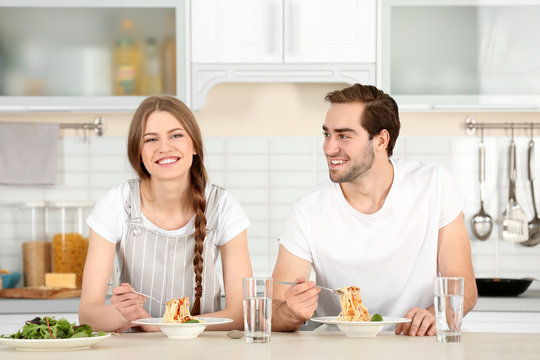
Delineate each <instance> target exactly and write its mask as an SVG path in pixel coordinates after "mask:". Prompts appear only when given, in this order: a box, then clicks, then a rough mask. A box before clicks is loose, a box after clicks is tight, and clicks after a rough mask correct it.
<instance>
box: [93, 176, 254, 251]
mask: <svg viewBox="0 0 540 360" xmlns="http://www.w3.org/2000/svg"><path fill="white" fill-rule="evenodd" d="M210 189H211V188H210V186H209V185H208V186H207V187H206V189H205V193H206V197H207V198H208V195H209V192H210ZM128 200H129V184H128V182H125V183H122V184H120V185H118V186H116V187H114V188H112V189H111V190H109V191H108V192H107V193H106V194H105V195H103V196H102V197H101V198H100V199H99V200H98V202H97V203H96V205H95V207H94V209H93V210H92V213H91V214H90V216H89V217H88V219H87V220H86V222H87V224H88V226H90V227H91V228H92V230H94V231H95V232H96V233H97V234H98V235H99V236H101V237H102V238H104V239H105V240H107V241H110V242H112V243H113V244H116V243H117V242H118V241H120V239H123V238H124V237H125V236H127V231H128V225H127V221H128V213H127V210H126V202H127V201H128ZM142 220H143V225H144V226H146V227H148V228H150V229H153V230H156V231H158V232H160V233H162V234H164V235H167V236H171V237H173V236H182V235H189V234H192V233H193V232H194V231H195V216H194V217H192V218H191V220H190V221H189V222H188V223H187V224H186V225H185V226H184V227H182V228H180V229H177V230H164V229H161V228H159V227H158V226H156V225H155V224H154V223H152V222H151V221H150V220H148V219H147V218H146V217H145V216H144V215H142ZM216 220H217V224H216V225H215V228H216V231H217V232H218V233H217V236H215V237H213V238H214V242H213V243H212V244H211V246H212V247H213V248H215V247H219V246H221V245H224V244H226V243H227V242H229V241H230V240H232V239H233V238H234V237H235V236H236V235H238V234H240V233H241V232H242V231H243V230H244V229H246V228H247V227H248V226H249V219H248V217H247V215H246V214H245V212H244V210H243V209H242V207H241V206H240V204H239V203H238V201H237V200H236V199H235V198H233V197H232V196H231V195H230V194H229V193H228V192H227V191H223V196H222V197H221V199H220V201H219V204H218V208H217V214H216ZM215 254H216V255H217V252H216V253H215Z"/></svg>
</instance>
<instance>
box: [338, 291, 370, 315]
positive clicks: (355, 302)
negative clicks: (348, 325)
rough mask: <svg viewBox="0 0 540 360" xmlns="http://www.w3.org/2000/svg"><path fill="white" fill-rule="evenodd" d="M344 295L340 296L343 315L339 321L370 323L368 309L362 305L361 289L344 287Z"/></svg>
mask: <svg viewBox="0 0 540 360" xmlns="http://www.w3.org/2000/svg"><path fill="white" fill-rule="evenodd" d="M340 290H341V291H342V292H343V295H340V296H339V304H340V305H341V313H340V314H339V315H338V317H337V319H338V320H340V321H370V320H371V316H370V315H369V312H368V309H367V307H365V306H364V305H363V304H362V298H361V297H360V289H359V288H358V287H356V286H349V287H343V288H341V289H340Z"/></svg>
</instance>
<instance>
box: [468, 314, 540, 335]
mask: <svg viewBox="0 0 540 360" xmlns="http://www.w3.org/2000/svg"><path fill="white" fill-rule="evenodd" d="M463 328H464V329H465V330H466V331H474V332H504V333H540V312H519V311H507V312H502V311H471V312H470V313H468V314H467V316H465V318H464V319H463Z"/></svg>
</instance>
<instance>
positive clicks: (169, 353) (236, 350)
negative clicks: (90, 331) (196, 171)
mask: <svg viewBox="0 0 540 360" xmlns="http://www.w3.org/2000/svg"><path fill="white" fill-rule="evenodd" d="M539 358H540V334H507V333H473V332H466V333H464V334H463V336H462V340H461V342H460V343H437V342H436V340H435V337H433V336H431V337H411V336H404V335H399V336H396V335H394V333H392V332H381V333H380V334H379V335H377V336H376V337H373V338H350V337H346V336H345V335H343V333H341V332H339V331H321V332H318V331H300V332H295V333H272V339H271V342H270V343H268V344H246V342H245V339H243V338H242V339H230V338H228V337H227V336H226V332H224V331H217V332H211V331H207V332H204V333H202V334H201V335H200V336H199V337H198V338H196V339H192V340H172V339H168V338H167V337H166V336H165V335H164V334H163V333H161V332H158V333H125V334H121V335H118V336H111V337H110V338H108V339H106V340H105V341H103V342H102V343H100V344H98V345H95V346H94V347H93V348H91V349H88V350H77V351H60V352H27V351H21V350H14V349H12V348H9V347H6V346H4V345H0V359H6V360H7V359H9V360H18V359H24V360H32V359H36V360H38V359H39V360H63V359H65V360H73V359H77V360H105V359H114V360H119V359H129V360H154V359H155V360H168V359H171V360H173V359H174V360H180V359H213V360H216V359H219V360H229V359H231V360H233V359H234V360H240V359H256V360H265V359H325V360H333V359H378V360H386V359H388V360H390V359H391V360H396V359H426V360H427V359H429V360H433V359H448V360H461V359H475V360H476V359H490V360H499V359H519V360H528V359H539Z"/></svg>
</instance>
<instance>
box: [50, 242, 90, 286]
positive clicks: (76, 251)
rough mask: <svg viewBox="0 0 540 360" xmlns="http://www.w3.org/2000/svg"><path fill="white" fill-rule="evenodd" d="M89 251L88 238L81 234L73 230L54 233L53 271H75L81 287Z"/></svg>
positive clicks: (78, 284)
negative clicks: (71, 231)
mask: <svg viewBox="0 0 540 360" xmlns="http://www.w3.org/2000/svg"><path fill="white" fill-rule="evenodd" d="M87 252H88V238H85V237H83V236H82V235H81V234H79V233H74V232H73V233H59V234H56V235H54V236H53V240H52V253H53V271H54V272H57V273H75V274H76V275H77V288H81V286H82V274H83V271H84V263H85V261H86V253H87Z"/></svg>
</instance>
